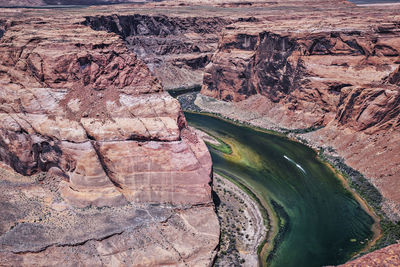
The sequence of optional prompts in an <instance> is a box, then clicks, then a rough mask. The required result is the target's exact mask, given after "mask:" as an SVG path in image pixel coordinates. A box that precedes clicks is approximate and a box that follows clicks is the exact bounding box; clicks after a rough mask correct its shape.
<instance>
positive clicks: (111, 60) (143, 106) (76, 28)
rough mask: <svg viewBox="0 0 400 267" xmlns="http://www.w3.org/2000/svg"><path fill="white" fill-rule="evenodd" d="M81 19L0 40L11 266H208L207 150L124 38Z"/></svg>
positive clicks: (1, 250) (212, 233) (5, 239)
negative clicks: (131, 50) (85, 22)
mask: <svg viewBox="0 0 400 267" xmlns="http://www.w3.org/2000/svg"><path fill="white" fill-rule="evenodd" d="M58 15H60V14H58ZM62 15H65V14H62ZM82 20H83V19H82V18H79V17H77V18H74V17H73V16H61V17H48V18H45V19H40V18H38V17H36V16H28V18H22V19H19V20H18V21H16V22H15V23H13V26H11V27H9V28H7V31H6V32H5V33H4V36H3V37H2V38H1V40H0V161H2V162H3V163H5V164H7V165H9V166H10V167H12V170H11V169H7V167H5V166H3V165H2V168H0V169H1V170H2V173H1V175H0V187H1V191H2V192H5V193H4V194H3V195H2V196H1V201H0V204H1V207H2V209H1V210H2V211H1V212H2V216H1V219H0V225H1V232H0V261H1V262H2V264H4V265H7V266H15V265H19V266H21V265H22V266H29V265H44V264H45V265H50V266H55V265H60V264H61V265H66V266H72V265H76V264H83V265H99V264H106V265H113V264H124V265H140V264H144V265H163V264H174V265H182V266H183V265H201V266H206V265H209V264H210V262H211V261H212V259H213V253H214V249H215V248H216V246H217V244H218V237H219V225H218V220H217V218H216V215H215V212H214V208H213V204H212V199H211V187H210V183H211V179H210V177H211V158H210V155H209V153H208V151H207V147H206V146H205V144H204V143H203V142H202V141H201V140H200V139H199V138H198V137H197V136H196V134H195V133H194V132H193V131H192V130H190V129H188V128H187V125H186V121H185V118H184V116H183V113H182V111H181V109H180V106H179V103H178V102H177V101H176V100H175V99H173V98H172V97H170V96H169V95H168V94H167V93H166V92H164V91H163V89H162V86H161V84H160V82H159V81H158V80H157V79H156V78H154V76H152V74H151V73H150V71H149V69H148V68H147V67H146V65H145V64H144V63H143V62H142V61H140V60H138V59H137V57H136V55H135V54H133V53H130V52H129V51H128V50H127V48H126V46H125V44H124V42H123V41H122V39H121V38H120V37H118V36H117V35H115V34H111V33H106V32H96V31H93V30H91V29H90V28H89V27H86V26H84V25H82V24H81V21H82ZM15 172H18V173H19V174H21V175H23V176H21V175H17V174H16V173H15ZM160 205H161V206H160ZM3 207H4V209H3ZM3 215H4V216H3Z"/></svg>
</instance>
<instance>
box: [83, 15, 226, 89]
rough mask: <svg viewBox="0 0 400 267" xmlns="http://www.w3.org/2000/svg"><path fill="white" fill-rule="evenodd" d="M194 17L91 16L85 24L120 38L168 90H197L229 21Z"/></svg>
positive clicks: (217, 18)
mask: <svg viewBox="0 0 400 267" xmlns="http://www.w3.org/2000/svg"><path fill="white" fill-rule="evenodd" d="M192 15H193V14H190V15H189V16H171V15H170V16H166V15H153V14H151V15H147V14H143V15H142V14H135V15H112V16H95V17H92V16H91V17H86V21H85V25H90V26H91V27H92V28H93V29H95V30H106V31H109V32H114V33H116V34H118V35H120V36H121V37H122V38H123V39H124V40H125V41H126V43H127V46H128V48H129V49H130V50H131V51H133V52H134V53H136V54H137V56H138V57H139V58H140V59H142V60H143V61H144V62H145V63H146V64H147V66H148V67H149V68H150V70H151V71H152V72H153V73H154V75H156V76H157V77H158V78H159V79H160V81H161V82H162V84H163V86H164V88H165V89H167V90H168V89H178V88H191V87H192V88H193V87H196V86H198V87H200V86H201V84H202V82H203V72H204V67H205V66H206V65H207V64H208V63H209V61H210V58H211V56H212V54H213V53H214V52H215V50H216V48H217V43H218V33H219V32H220V31H221V30H222V28H223V27H224V26H225V25H226V24H228V23H229V19H227V18H220V17H201V16H200V17H199V16H192Z"/></svg>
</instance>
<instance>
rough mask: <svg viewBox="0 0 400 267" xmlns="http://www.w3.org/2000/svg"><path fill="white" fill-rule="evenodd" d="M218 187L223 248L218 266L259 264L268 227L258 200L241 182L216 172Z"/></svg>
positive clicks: (217, 262)
mask: <svg viewBox="0 0 400 267" xmlns="http://www.w3.org/2000/svg"><path fill="white" fill-rule="evenodd" d="M214 190H215V192H216V193H217V195H218V197H219V199H220V204H219V205H218V206H217V212H218V218H219V220H220V224H221V240H220V250H219V252H218V254H217V260H216V263H215V266H231V265H232V264H234V265H235V266H238V265H240V266H258V254H257V249H258V246H259V245H260V244H261V242H262V241H263V240H264V239H265V237H266V234H267V229H266V227H265V225H264V218H263V216H262V214H261V211H260V210H259V207H258V204H257V203H256V202H255V201H254V200H253V199H251V197H249V196H248V195H247V194H246V193H245V192H243V191H242V190H241V189H240V188H239V187H238V186H236V185H235V184H234V183H232V182H230V181H229V180H227V179H226V178H224V177H222V176H221V175H218V174H216V173H214Z"/></svg>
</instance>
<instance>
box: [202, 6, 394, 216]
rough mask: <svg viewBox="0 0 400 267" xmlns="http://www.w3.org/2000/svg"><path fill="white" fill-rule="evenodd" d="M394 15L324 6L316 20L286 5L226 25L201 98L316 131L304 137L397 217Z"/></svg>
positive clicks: (366, 9)
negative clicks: (364, 182) (357, 175)
mask: <svg viewBox="0 0 400 267" xmlns="http://www.w3.org/2000/svg"><path fill="white" fill-rule="evenodd" d="M317 4H319V3H317ZM313 7H314V6H313ZM396 7H398V6H395V7H394V8H393V9H391V10H387V9H379V8H376V9H368V8H358V7H351V6H342V5H341V4H337V5H336V7H335V8H334V7H332V6H330V3H329V2H328V3H327V4H326V6H324V7H321V8H320V10H319V12H318V13H312V7H309V9H308V10H299V9H296V8H292V9H291V8H288V7H286V9H285V10H286V13H287V15H286V16H284V17H279V16H278V11H274V10H271V11H266V12H265V14H264V16H265V18H264V19H265V21H267V22H264V23H260V22H258V23H257V22H254V23H235V24H232V25H229V26H227V27H226V30H225V31H224V32H223V33H222V35H221V38H220V41H219V44H218V49H217V52H216V53H215V54H214V55H213V57H212V59H211V63H210V64H209V65H208V66H206V72H205V74H204V83H203V88H202V91H201V92H202V94H205V95H208V96H212V97H216V98H219V99H222V100H226V101H235V102H239V104H238V105H237V106H238V107H239V108H240V107H242V108H245V109H247V110H249V109H250V110H252V111H254V112H257V113H258V114H260V116H263V117H264V118H265V119H267V120H270V121H273V122H274V123H275V124H276V125H279V126H280V127H283V128H289V129H299V128H318V127H323V128H322V129H320V130H318V131H314V132H312V133H309V134H305V135H304V136H303V138H304V139H307V140H308V141H310V142H311V143H313V144H316V145H318V146H321V147H325V148H329V149H334V150H336V151H337V153H338V154H339V156H341V157H343V158H344V159H345V161H346V163H347V164H348V165H350V166H351V167H353V168H355V169H357V170H359V171H360V172H361V173H363V174H365V175H366V176H367V177H368V178H369V179H370V181H372V183H373V184H374V185H375V186H377V188H378V189H379V190H380V192H381V193H382V195H383V197H384V199H385V203H384V206H383V207H384V209H385V210H386V211H387V214H389V215H390V216H391V217H392V218H393V219H395V218H399V216H400V198H399V194H398V193H397V192H398V188H400V154H399V151H400V145H399V140H400V89H399V88H400V87H399V83H398V75H399V64H400V63H399V51H400V46H399V40H400V39H399V38H400V31H399V27H398V22H397V21H398V19H399V18H400V17H399V16H400V10H398V9H396ZM310 12H311V13H312V15H311V13H310ZM350 14H351V15H350ZM384 18H387V19H384ZM389 18H390V19H389Z"/></svg>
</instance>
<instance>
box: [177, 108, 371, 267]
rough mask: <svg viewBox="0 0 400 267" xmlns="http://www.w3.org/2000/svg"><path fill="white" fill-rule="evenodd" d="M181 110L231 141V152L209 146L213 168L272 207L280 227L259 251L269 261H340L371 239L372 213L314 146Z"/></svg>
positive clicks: (289, 263) (276, 265)
mask: <svg viewBox="0 0 400 267" xmlns="http://www.w3.org/2000/svg"><path fill="white" fill-rule="evenodd" d="M185 116H186V118H187V120H188V122H189V124H190V125H191V126H194V127H196V128H199V129H202V130H204V131H206V132H208V133H210V134H211V135H213V136H215V137H218V138H219V139H221V140H222V141H224V142H225V143H227V144H229V145H230V146H231V149H232V153H231V154H224V153H223V152H221V151H218V150H216V149H213V148H212V147H210V146H209V149H210V153H211V156H212V160H213V164H214V171H216V172H219V173H222V174H224V175H228V176H230V177H231V178H232V179H236V180H238V181H239V182H241V183H243V184H244V185H246V186H247V187H248V188H249V189H250V190H251V191H253V192H254V193H255V194H256V195H257V196H258V198H260V200H261V201H262V202H263V203H264V204H265V205H268V206H269V207H270V208H272V210H273V211H274V215H271V214H270V217H271V219H272V218H274V217H275V220H274V222H275V224H276V225H275V229H276V228H278V229H279V232H278V231H275V235H274V236H275V238H274V242H272V243H271V242H268V243H269V244H267V245H266V247H268V246H269V247H271V246H272V245H273V244H274V249H273V252H271V251H269V252H268V254H269V255H268V257H267V256H266V255H263V257H262V258H263V261H266V263H267V264H266V265H267V266H273V267H281V266H285V267H290V266H296V267H301V266H304V267H312V266H324V265H336V264H341V263H344V262H345V261H347V260H349V259H350V258H351V257H352V256H353V255H354V254H355V253H357V252H358V251H360V250H361V249H362V248H363V247H365V246H366V244H367V243H368V240H371V238H372V236H373V232H372V230H371V227H372V225H373V223H374V220H373V218H372V217H370V216H369V215H368V213H367V212H365V211H364V209H363V208H362V207H361V205H360V203H359V202H357V201H356V200H355V198H354V197H353V195H352V194H351V193H350V192H349V191H347V190H346V189H345V188H344V186H343V184H342V182H341V181H340V180H339V179H338V177H337V176H336V174H335V173H334V172H333V170H332V169H331V168H329V167H328V166H327V165H326V164H325V163H323V162H321V161H320V160H319V159H318V158H317V154H316V152H315V151H314V150H312V149H311V148H309V147H307V146H305V145H303V144H301V143H298V142H295V141H292V140H290V139H288V138H286V137H284V136H280V135H277V134H270V133H266V132H261V131H257V130H254V129H251V128H249V127H244V126H239V125H236V124H234V123H231V122H228V121H225V120H222V119H218V118H215V117H211V116H208V115H201V114H193V113H186V114H185ZM277 225H279V227H276V226H277ZM276 233H277V234H276Z"/></svg>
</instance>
